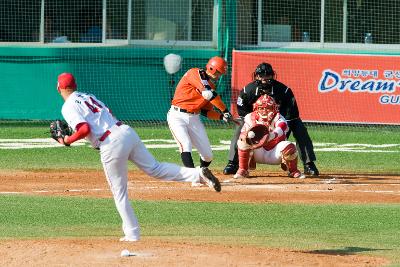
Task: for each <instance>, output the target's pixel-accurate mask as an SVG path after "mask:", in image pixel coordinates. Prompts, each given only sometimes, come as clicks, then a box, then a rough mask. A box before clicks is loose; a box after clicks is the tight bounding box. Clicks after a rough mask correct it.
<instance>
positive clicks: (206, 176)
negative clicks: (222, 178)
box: [200, 167, 221, 192]
mask: <svg viewBox="0 0 400 267" xmlns="http://www.w3.org/2000/svg"><path fill="white" fill-rule="evenodd" d="M200 183H205V184H207V185H208V187H210V188H214V190H215V191H217V192H221V184H220V182H219V180H218V178H217V177H215V176H214V174H212V172H211V171H210V169H209V168H207V167H202V168H201V170H200Z"/></svg>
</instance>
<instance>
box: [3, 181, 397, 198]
mask: <svg viewBox="0 0 400 267" xmlns="http://www.w3.org/2000/svg"><path fill="white" fill-rule="evenodd" d="M221 184H222V186H223V187H224V186H228V187H229V188H233V189H241V188H243V189H248V190H257V189H258V190H259V189H266V191H279V192H292V193H293V192H303V193H304V192H325V193H332V192H338V190H337V189H335V188H326V189H301V188H298V187H300V186H302V184H282V185H270V184H265V185H260V184H256V185H243V184H238V183H231V182H227V180H225V181H223V182H222V183H221ZM303 185H304V186H312V185H313V184H303ZM316 185H317V186H320V185H323V184H316ZM336 185H340V186H345V187H354V186H373V185H374V184H336ZM385 185H390V186H400V184H385ZM290 186H296V189H290V188H289V187H290ZM128 188H129V189H132V190H135V189H138V188H137V187H136V186H129V187H128ZM144 188H145V189H163V190H180V189H179V188H177V187H173V186H168V187H164V186H161V187H157V186H145V187H144ZM204 188H207V187H204ZM101 191H109V189H108V188H92V189H87V188H86V189H64V190H32V191H19V192H18V191H0V195H24V194H32V193H34V194H49V193H50V194H56V193H81V192H101ZM339 191H340V192H349V191H348V190H344V191H343V190H339ZM350 191H351V192H358V193H376V194H396V195H398V194H400V190H365V189H364V190H360V189H352V190H350Z"/></svg>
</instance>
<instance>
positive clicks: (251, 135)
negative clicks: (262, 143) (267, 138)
mask: <svg viewBox="0 0 400 267" xmlns="http://www.w3.org/2000/svg"><path fill="white" fill-rule="evenodd" d="M255 136H256V134H255V133H254V132H253V131H249V132H248V133H247V137H248V138H250V139H251V138H254V137H255Z"/></svg>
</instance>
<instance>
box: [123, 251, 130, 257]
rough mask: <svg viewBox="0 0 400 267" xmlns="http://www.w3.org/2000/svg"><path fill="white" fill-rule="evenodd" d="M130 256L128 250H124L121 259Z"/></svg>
mask: <svg viewBox="0 0 400 267" xmlns="http://www.w3.org/2000/svg"><path fill="white" fill-rule="evenodd" d="M130 255H131V253H130V252H129V250H127V249H124V250H123V251H121V257H129V256H130Z"/></svg>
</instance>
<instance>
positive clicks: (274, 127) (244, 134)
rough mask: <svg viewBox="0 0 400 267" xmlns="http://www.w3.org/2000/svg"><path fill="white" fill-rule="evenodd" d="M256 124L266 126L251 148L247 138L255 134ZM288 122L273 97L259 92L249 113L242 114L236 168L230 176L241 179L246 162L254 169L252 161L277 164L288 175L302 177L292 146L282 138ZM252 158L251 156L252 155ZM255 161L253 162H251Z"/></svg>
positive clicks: (247, 170)
mask: <svg viewBox="0 0 400 267" xmlns="http://www.w3.org/2000/svg"><path fill="white" fill-rule="evenodd" d="M256 125H264V126H266V127H267V129H268V131H267V136H266V140H265V142H263V143H261V144H260V146H259V147H258V148H257V149H254V150H252V149H251V148H252V147H251V142H250V144H249V141H248V140H249V139H251V138H253V137H254V136H255V133H254V132H253V131H252V128H253V127H254V126H256ZM288 130H289V129H288V125H287V122H286V120H285V118H284V117H283V116H282V115H281V114H279V111H278V106H277V104H276V103H275V100H274V99H273V98H272V97H270V96H268V95H262V96H261V97H260V98H259V99H257V101H256V102H255V103H254V105H253V112H251V113H249V114H247V115H246V116H245V117H244V125H243V127H242V130H241V132H240V137H239V140H238V142H237V145H238V153H239V169H238V171H237V172H236V174H235V175H234V178H245V177H248V176H249V165H250V166H251V165H253V166H251V167H252V168H255V163H263V164H271V165H275V164H276V165H278V164H281V168H282V169H283V170H284V171H288V175H289V177H293V178H304V175H302V173H301V172H300V171H299V169H298V168H297V149H296V146H295V145H294V144H293V143H292V142H290V141H287V140H286V133H287V131H288ZM252 157H254V158H252ZM254 162H255V163H254Z"/></svg>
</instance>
